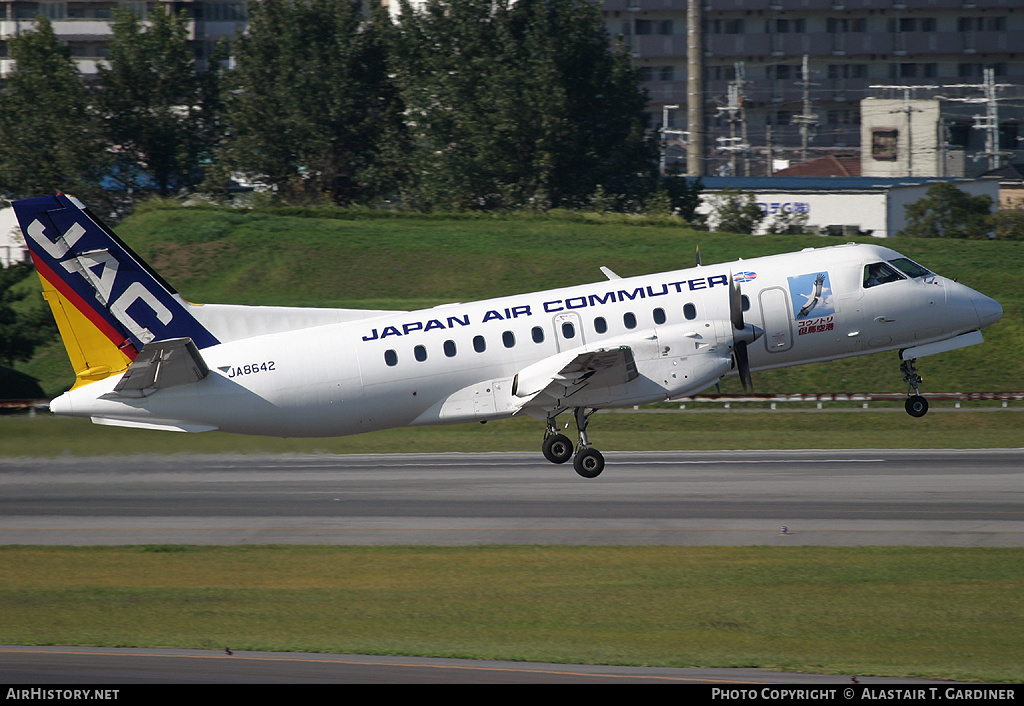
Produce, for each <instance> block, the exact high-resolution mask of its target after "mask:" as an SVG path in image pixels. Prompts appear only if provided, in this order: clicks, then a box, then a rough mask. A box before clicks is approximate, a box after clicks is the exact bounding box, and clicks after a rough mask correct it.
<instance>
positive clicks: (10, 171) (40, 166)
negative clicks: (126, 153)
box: [0, 17, 105, 203]
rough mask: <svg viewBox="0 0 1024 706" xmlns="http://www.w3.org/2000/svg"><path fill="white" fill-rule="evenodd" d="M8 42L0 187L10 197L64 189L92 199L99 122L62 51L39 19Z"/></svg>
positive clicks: (1, 97) (98, 195)
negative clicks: (10, 67) (10, 62)
mask: <svg viewBox="0 0 1024 706" xmlns="http://www.w3.org/2000/svg"><path fill="white" fill-rule="evenodd" d="M8 45H9V48H10V55H11V58H12V59H14V69H13V70H12V71H11V72H10V73H9V74H8V75H7V77H6V80H5V86H4V88H3V91H2V93H0V115H3V120H0V144H3V149H2V150H0V189H2V190H3V191H4V192H5V193H6V194H8V195H9V196H13V197H33V196H41V195H45V194H52V193H55V192H57V191H67V192H69V193H74V194H75V195H77V196H79V197H80V198H83V199H89V200H90V201H92V202H94V203H95V202H97V201H100V200H101V199H102V198H103V197H104V192H103V190H102V189H101V188H100V181H101V179H102V177H103V175H104V172H105V164H104V161H105V160H104V155H105V151H104V150H103V146H102V142H101V140H100V124H99V122H98V120H97V117H96V115H95V114H94V113H93V112H92V111H91V110H90V109H89V98H88V95H87V92H86V88H85V84H84V82H83V81H82V76H81V74H80V73H79V71H78V68H77V67H76V66H75V63H74V62H73V61H72V59H71V52H70V50H69V49H68V47H67V46H66V45H64V44H63V43H61V42H60V40H58V38H57V36H56V35H55V34H54V32H53V27H52V26H51V25H50V22H49V20H47V19H46V18H43V17H40V18H38V19H37V20H36V25H35V28H34V29H31V30H28V31H25V32H22V33H21V34H19V35H17V36H15V37H12V38H11V39H9V40H8Z"/></svg>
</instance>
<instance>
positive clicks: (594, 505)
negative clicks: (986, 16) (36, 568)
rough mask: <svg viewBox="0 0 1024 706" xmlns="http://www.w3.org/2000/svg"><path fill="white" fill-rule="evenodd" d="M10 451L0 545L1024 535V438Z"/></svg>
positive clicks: (997, 538) (0, 478) (1008, 538)
mask: <svg viewBox="0 0 1024 706" xmlns="http://www.w3.org/2000/svg"><path fill="white" fill-rule="evenodd" d="M606 457H607V459H608V465H607V467H606V469H605V471H604V473H603V474H602V475H601V476H600V477H599V478H597V479H594V480H586V479H583V478H580V477H579V476H577V475H576V474H575V473H574V472H573V470H572V468H571V467H570V466H569V465H568V464H566V465H564V466H554V465H552V464H549V463H547V462H546V461H544V460H543V458H542V457H541V455H540V453H539V452H538V453H530V454H526V453H491V454H486V453H485V454H479V455H466V454H401V455H397V454H395V455H389V454H380V455H351V456H350V455H301V456H243V455H233V456H165V457H139V456H133V457H118V456H108V457H102V458H59V459H0V485H2V488H3V493H2V495H0V544H26V545H40V544H44V545H45V544H49V545H123V544H197V545H230V544H347V545H387V544H430V545H478V544H572V545H580V544H605V545H610V544H616V545H624V544H644V545H770V546H796V545H834V546H857V545H919V546H979V547H981V546H986V547H1019V546H1024V483H1022V480H1024V449H1009V450H1006V449H1003V450H966V451H965V450H895V451H894V450H857V451H674V452H657V453H655V452H642V453H626V452H615V453H607V454H606Z"/></svg>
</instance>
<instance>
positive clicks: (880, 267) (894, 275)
mask: <svg viewBox="0 0 1024 706" xmlns="http://www.w3.org/2000/svg"><path fill="white" fill-rule="evenodd" d="M901 279H906V278H905V277H904V276H903V275H901V274H900V273H899V272H897V271H896V269H895V268H894V267H892V265H890V264H888V263H886V262H873V263H871V264H870V265H865V266H864V288H865V289H867V288H868V287H877V286H878V285H880V284H887V283H889V282H897V281H899V280H901Z"/></svg>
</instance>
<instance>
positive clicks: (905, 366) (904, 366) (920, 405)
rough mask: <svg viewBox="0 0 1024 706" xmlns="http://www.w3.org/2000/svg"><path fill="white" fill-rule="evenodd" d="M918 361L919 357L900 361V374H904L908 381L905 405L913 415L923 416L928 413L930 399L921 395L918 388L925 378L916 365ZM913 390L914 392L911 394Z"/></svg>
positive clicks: (908, 412) (905, 379)
mask: <svg viewBox="0 0 1024 706" xmlns="http://www.w3.org/2000/svg"><path fill="white" fill-rule="evenodd" d="M916 362H917V358H911V359H910V360H901V362H900V374H902V375H903V380H904V381H905V382H906V383H907V403H906V404H905V405H904V407H905V408H906V410H907V414H909V415H910V416H911V417H923V416H924V415H925V414H927V413H928V400H926V399H925V398H924V397H922V396H921V391H920V390H919V389H918V385H920V384H921V383H922V382H924V378H922V377H921V376H920V375H918V373H917V366H915V365H914V364H915V363H916ZM911 391H913V393H914V394H910V393H911Z"/></svg>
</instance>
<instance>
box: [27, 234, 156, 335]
mask: <svg viewBox="0 0 1024 706" xmlns="http://www.w3.org/2000/svg"><path fill="white" fill-rule="evenodd" d="M26 232H27V233H28V235H29V237H30V238H31V239H32V240H33V241H34V242H35V243H36V244H37V245H38V246H39V247H40V248H41V249H42V251H43V252H44V253H46V255H48V256H49V257H51V258H53V260H54V261H55V262H56V263H57V264H60V266H61V267H62V268H64V269H65V270H66V271H67V272H69V273H71V274H77V275H79V276H80V277H81V278H82V280H83V281H84V282H85V283H86V284H87V285H88V287H89V288H90V289H91V290H92V291H93V292H94V293H95V295H96V299H97V300H98V301H99V303H100V304H101V305H102V308H103V309H106V310H108V311H110V313H111V314H112V315H113V317H114V318H115V319H116V320H117V321H118V322H119V323H120V324H121V325H122V326H124V327H125V328H126V329H128V331H129V332H130V333H131V335H132V336H134V337H135V338H136V339H137V340H138V341H140V342H141V343H143V344H146V343H149V342H150V341H152V340H153V339H154V338H156V336H155V335H154V334H153V332H152V331H150V330H149V329H148V328H146V326H144V325H143V324H141V323H139V321H138V320H137V318H136V317H138V316H139V314H138V313H136V315H135V316H133V315H132V314H131V313H129V309H130V308H131V307H132V306H133V305H134V304H136V303H137V302H141V303H142V304H144V305H145V306H146V307H147V308H148V309H149V310H150V311H151V312H152V314H153V315H154V316H155V317H156V320H157V321H159V322H160V323H161V324H162V325H164V326H167V325H168V324H169V323H170V322H171V320H172V319H173V318H174V314H173V313H172V312H171V310H170V309H169V308H168V307H167V306H166V305H165V304H164V303H163V302H161V301H160V298H159V297H158V296H157V295H156V294H154V293H153V292H151V291H150V290H148V289H146V287H145V285H143V284H142V283H141V282H139V281H137V280H136V281H134V282H131V283H129V284H128V285H127V286H126V287H125V288H124V291H122V292H120V294H118V295H117V296H116V298H114V300H113V301H111V298H112V297H113V296H114V292H115V291H116V290H118V289H119V288H120V285H121V282H120V281H119V280H118V269H119V266H120V263H119V262H118V260H117V258H116V257H115V256H114V255H113V254H111V252H110V251H109V250H106V249H97V250H91V251H85V252H81V253H76V252H75V251H74V246H75V244H77V243H78V241H79V240H81V238H82V236H83V235H85V234H86V229H85V227H83V226H82V224H81V223H79V222H77V221H76V222H74V223H72V224H71V227H70V228H68V230H67V232H66V233H64V234H63V235H59V236H57V238H56V239H55V240H51V239H50V238H49V236H47V235H46V227H45V226H44V225H43V224H42V223H41V222H40V221H39V220H38V219H36V220H34V221H32V223H31V225H29V227H28V228H26ZM129 276H130V275H129ZM122 279H123V278H122ZM69 284H70V283H69ZM76 289H77V288H76ZM135 311H136V312H138V310H137V309H136V310H135Z"/></svg>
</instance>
